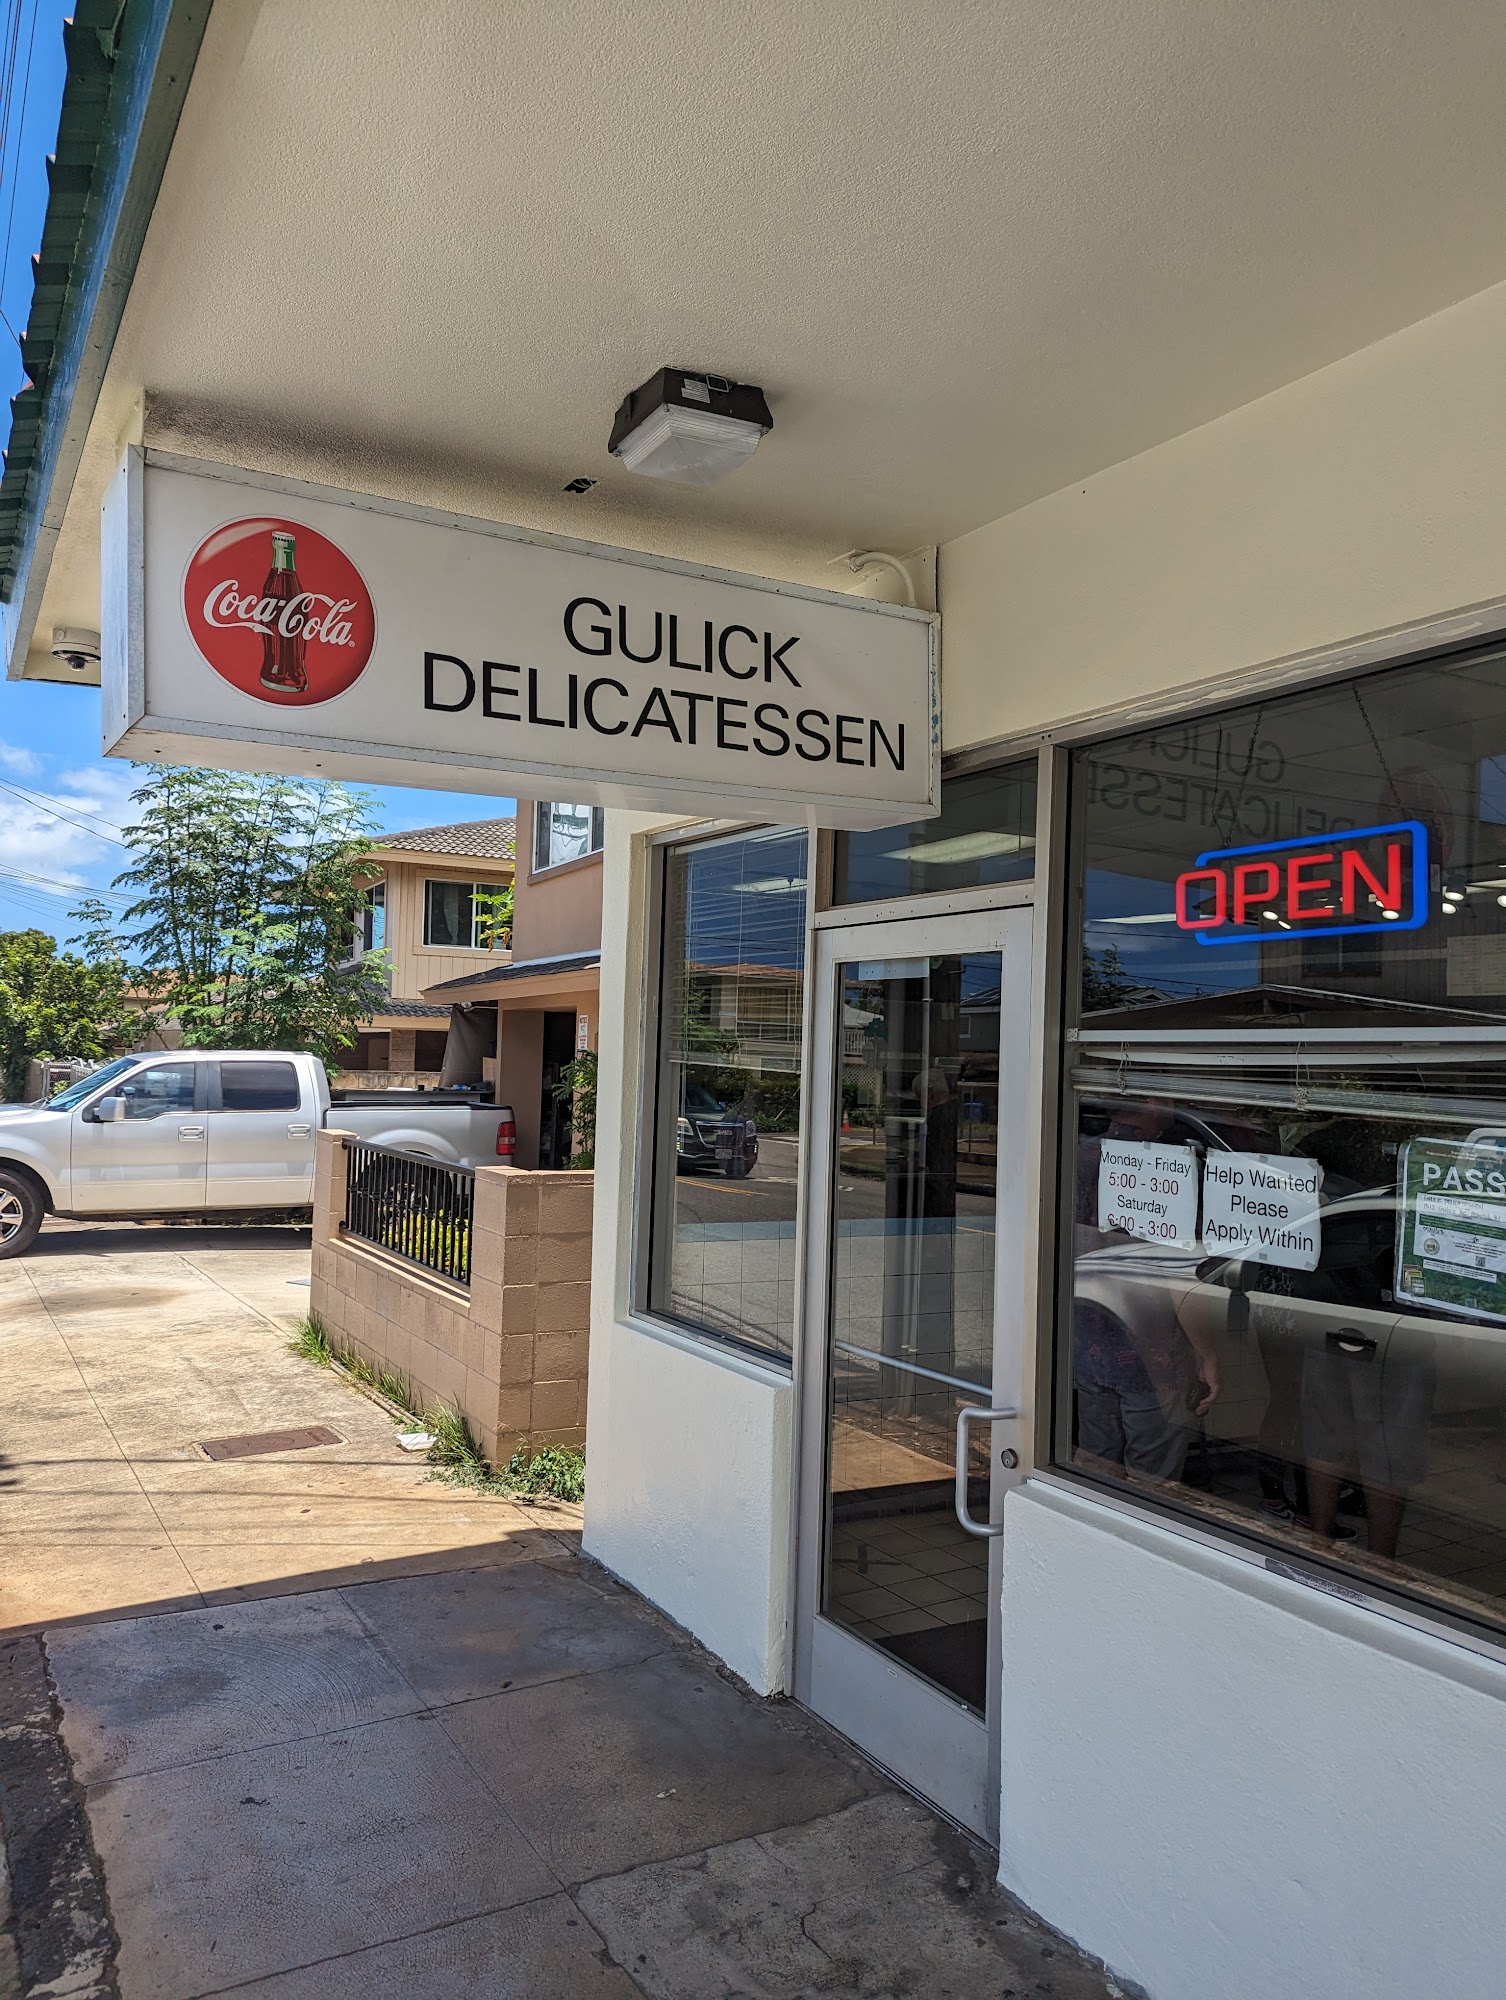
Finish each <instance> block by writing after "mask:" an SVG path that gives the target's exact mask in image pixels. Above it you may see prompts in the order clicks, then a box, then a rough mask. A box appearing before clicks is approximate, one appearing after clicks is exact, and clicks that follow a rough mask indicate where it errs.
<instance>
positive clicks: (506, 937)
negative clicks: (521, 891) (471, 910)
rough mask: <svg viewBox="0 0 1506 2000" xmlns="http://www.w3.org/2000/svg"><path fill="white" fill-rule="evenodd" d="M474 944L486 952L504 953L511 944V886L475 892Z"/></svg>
mask: <svg viewBox="0 0 1506 2000" xmlns="http://www.w3.org/2000/svg"><path fill="white" fill-rule="evenodd" d="M476 917H477V924H476V942H477V943H478V944H479V945H480V946H481V947H482V948H483V950H486V951H505V950H506V949H507V947H508V946H509V945H510V944H511V943H512V884H511V882H509V883H507V884H506V885H505V886H504V887H503V888H501V889H488V888H486V887H485V886H484V885H483V886H481V887H479V888H478V889H477V890H476Z"/></svg>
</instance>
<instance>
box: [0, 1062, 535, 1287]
mask: <svg viewBox="0 0 1506 2000" xmlns="http://www.w3.org/2000/svg"><path fill="white" fill-rule="evenodd" d="M325 1125H328V1126H334V1127H337V1128H338V1129H339V1130H341V1131H343V1132H349V1133H351V1134H353V1135H354V1136H355V1137H356V1138H359V1139H365V1140H367V1141H368V1142H370V1143H371V1144H374V1145H380V1146H390V1147H394V1148H396V1149H398V1150H400V1151H402V1152H406V1153H416V1154H420V1155H422V1156H423V1157H424V1158H426V1159H431V1160H446V1161H449V1162H451V1163H453V1164H454V1165H457V1166H465V1167H470V1166H477V1165H480V1164H483V1163H485V1162H488V1161H490V1162H493V1163H495V1162H496V1161H497V1160H498V1159H501V1160H503V1161H510V1160H511V1159H512V1156H513V1152H514V1148H515V1143H516V1132H517V1128H516V1125H515V1123H514V1120H513V1114H512V1111H511V1110H510V1109H509V1108H508V1107H507V1106H506V1105H500V1104H479V1103H477V1102H476V1099H475V1097H474V1096H473V1095H469V1094H465V1093H456V1094H454V1095H451V1094H448V1093H445V1092H442V1091H401V1090H374V1091H351V1092H348V1093H336V1094H333V1095H332V1094H331V1091H330V1087H329V1078H328V1077H327V1076H326V1074H325V1070H324V1065H323V1063H322V1062H320V1061H319V1059H318V1057H317V1056H312V1055H307V1054H302V1053H297V1052H284V1051H282V1050H267V1049H225V1050H214V1051H209V1050H198V1049H181V1050H175V1051H173V1052H172V1053H171V1054H156V1055H145V1056H120V1057H118V1058H117V1059H116V1060H115V1061H114V1062H111V1063H107V1064H106V1065H105V1066H104V1068H103V1069H99V1070H96V1071H95V1072H94V1073H93V1074H92V1075H91V1076H87V1077H84V1078H82V1079H81V1080H80V1081H79V1082H78V1083H75V1084H72V1085H71V1086H70V1087H69V1088H68V1089H66V1090H62V1091H59V1092H58V1093H57V1095H56V1096H54V1097H50V1098H48V1099H47V1100H46V1101H45V1102H43V1103H41V1104H23V1105H11V1106H6V1107H0V1257H17V1256H20V1255H21V1253H22V1252H23V1251H24V1250H26V1249H27V1248H28V1247H29V1246H30V1244H31V1242H32V1240H33V1239H34V1238H35V1236H36V1233H37V1231H38V1230H39V1229H40V1228H41V1226H42V1219H43V1217H44V1216H46V1215H48V1214H53V1215H62V1216H69V1217H79V1218H88V1219H90V1220H93V1219H96V1218H101V1217H113V1218H120V1219H127V1220H131V1219H135V1218H138V1217H142V1216H163V1215H173V1216H199V1215H203V1216H216V1215H224V1214H226V1213H228V1212H234V1213H248V1212H249V1213H255V1212H257V1211H262V1212H267V1211H287V1210H298V1209H303V1208H307V1207H308V1206H309V1204H310V1202H311V1201H312V1199H313V1188H314V1146H315V1134H316V1133H317V1132H318V1130H319V1128H320V1127H321V1126H325Z"/></svg>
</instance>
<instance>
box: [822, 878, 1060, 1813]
mask: <svg viewBox="0 0 1506 2000" xmlns="http://www.w3.org/2000/svg"><path fill="white" fill-rule="evenodd" d="M1030 921H1031V918H1030V911H1029V910H1028V909H1013V910H994V911H988V912H983V913H979V914H977V915H972V916H961V917H945V918H932V919H928V920H925V921H923V922H919V923H917V922H914V921H910V922H906V923H903V924H865V925H854V926H851V927H850V928H849V927H844V928H842V929H840V930H828V931H825V932H823V933H821V934H820V937H819V948H818V963H817V976H818V980H819V982H820V983H819V985H818V988H817V992H818V1006H819V1009H820V1018H819V1019H818V1028H817V1037H816V1048H815V1056H816V1063H815V1074H814V1076H813V1084H814V1089H815V1094H814V1096H813V1098H812V1104H813V1107H814V1108H815V1119H816V1129H815V1133H814V1139H815V1144H814V1146H813V1149H812V1172H813V1179H812V1183H811V1201H810V1212H811V1214H812V1217H813V1218H814V1219H816V1226H814V1227H813V1230H812V1238H811V1246H810V1256H809V1266H808V1277H807V1282H808V1295H807V1317H806V1325H807V1327H809V1328H810V1329H811V1330H812V1334H813V1335H817V1336H819V1337H812V1338H808V1339H807V1342H806V1356H805V1370H806V1372H805V1377H804V1384H803V1386H804V1392H805V1393H804V1395H803V1398H802V1408H803V1412H804V1417H803V1425H804V1436H803V1439H802V1487H801V1491H802V1509H801V1524H800V1525H801V1562H800V1604H799V1630H798V1636H797V1658H796V1663H797V1691H798V1692H799V1694H800V1696H801V1698H802V1699H803V1700H805V1701H806V1702H807V1703H808V1704H809V1705H810V1706H811V1707H813V1708H815V1709H816V1710H818V1711H819V1712H820V1713H821V1714H822V1715H824V1716H826V1717H827V1718H828V1719H829V1720H830V1721H831V1722H832V1723H834V1724H835V1725H836V1727H837V1728H839V1729H841V1730H842V1731H843V1732H844V1733H845V1734H846V1735H848V1736H850V1737H851V1738H852V1739H853V1740H854V1741H855V1742H857V1743H858V1744H860V1745H861V1746H862V1748H863V1749H865V1750H866V1751H868V1753H869V1754H870V1755H871V1756H873V1757H874V1758H876V1759H877V1760H878V1761H879V1762H880V1763H883V1764H885V1765H887V1766H888V1767H889V1768H890V1769H891V1770H892V1771H894V1772H895V1773H896V1775H897V1776H899V1777H900V1778H902V1779H903V1780H904V1781H905V1782H906V1783H907V1784H909V1785H912V1786H913V1787H914V1788H915V1789H916V1790H917V1791H919V1792H921V1793H923V1794H924V1795H925V1796H926V1797H928V1798H931V1799H934V1800H935V1802H936V1803H937V1804H938V1805H939V1806H941V1807H942V1809H943V1810H944V1811H946V1812H948V1813H950V1814H951V1815H952V1817H953V1818H955V1819H957V1820H960V1821H961V1822H962V1823H963V1824H964V1825H967V1826H969V1827H972V1828H974V1829H975V1830H976V1831H978V1832H980V1833H983V1834H985V1835H987V1836H989V1837H992V1836H993V1835H994V1834H995V1833H996V1830H997V1828H996V1822H997V1789H998V1787H997V1722H998V1718H997V1706H998V1680H999V1652H1000V1645H999V1617H998V1605H999V1594H1000V1586H1001V1567H1000V1560H999V1538H998V1527H999V1514H1000V1503H1001V1501H1002V1498H1003V1493H1004V1489H1005V1486H1006V1484H1007V1483H1008V1481H1009V1480H1010V1479H1011V1478H1018V1477H1020V1476H1021V1473H1022V1469H1023V1468H1022V1466H1021V1463H1020V1461H1021V1459H1022V1458H1023V1455H1024V1451H1025V1440H1026V1438H1027V1435H1028V1425H1027V1423H1026V1422H1025V1420H1024V1415H1025V1403H1026V1396H1025V1383H1024V1380H1023V1373H1024V1371H1023V1368H1022V1320H1023V1311H1022V1307H1023V1263H1024V1258H1023V1237H1024V1232H1023V1195H1024V1170H1025V1161H1026V1156H1027V1152H1028V1148H1027V1146H1026V1143H1025V1115H1026V1114H1025V1094H1026V1085H1027V1049H1028V1038H1029V1021H1030V1012H1029V992H1030V968H1029V955H1030ZM823 1225H824V1226H823ZM1005 1411H1007V1412H1009V1414H1008V1415H1003V1414H1001V1412H1005ZM1001 1454H1002V1456H1001ZM1011 1460H1012V1463H1011Z"/></svg>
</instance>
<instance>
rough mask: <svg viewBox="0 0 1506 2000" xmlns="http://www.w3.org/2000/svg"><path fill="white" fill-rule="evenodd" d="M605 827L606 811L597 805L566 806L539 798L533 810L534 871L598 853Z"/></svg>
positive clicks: (603, 837) (555, 866)
mask: <svg viewBox="0 0 1506 2000" xmlns="http://www.w3.org/2000/svg"><path fill="white" fill-rule="evenodd" d="M605 830H606V814H605V813H604V812H603V811H602V809H601V807H600V806H567V805H560V804H558V803H556V802H555V801H552V800H548V799H540V800H539V801H538V802H537V803H536V804H535V806H534V809H533V866H534V871H535V873H537V872H538V871H539V870H540V869H544V868H558V867H560V866H562V864H563V863H565V862H566V861H581V860H584V858H585V857H586V855H588V854H599V853H600V852H601V849H602V844H603V841H604V839H605Z"/></svg>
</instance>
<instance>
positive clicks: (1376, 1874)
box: [1000, 1482, 1506, 2000]
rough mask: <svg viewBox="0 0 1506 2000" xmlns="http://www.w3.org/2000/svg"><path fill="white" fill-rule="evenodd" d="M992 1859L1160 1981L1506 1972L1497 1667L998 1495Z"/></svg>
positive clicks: (1365, 1981) (1050, 1496) (1162, 1992)
mask: <svg viewBox="0 0 1506 2000" xmlns="http://www.w3.org/2000/svg"><path fill="white" fill-rule="evenodd" d="M1005 1523H1006V1526H1005V1541H1004V1578H1005V1582H1004V1679H1003V1687H1004V1708H1003V1718H1004V1729H1003V1815H1002V1847H1001V1858H1000V1875H1001V1879H1002V1880H1003V1881H1004V1882H1005V1884H1006V1885H1007V1886H1008V1887H1009V1888H1010V1889H1012V1890H1013V1891H1014V1892H1015V1893H1016V1894H1017V1895H1019V1896H1021V1897H1022V1898H1023V1899H1024V1900H1025V1902H1027V1903H1028V1904H1030V1905H1031V1906H1032V1907H1033V1908H1034V1909H1036V1910H1038V1911H1039V1912H1040V1913H1041V1915H1042V1916H1044V1917H1045V1918H1046V1919H1047V1921H1048V1922H1050V1923H1052V1924H1055V1925H1056V1926H1058V1927H1059V1928H1060V1929H1061V1930H1063V1931H1065V1932H1066V1933H1067V1934H1068V1935H1069V1936H1071V1937H1074V1938H1076V1939H1077V1940H1078V1941H1079V1942H1080V1943H1081V1944H1082V1945H1084V1946H1085V1947H1086V1948H1087V1949H1088V1950H1089V1951H1091V1952H1094V1953H1096V1954H1098V1955H1100V1956H1102V1957H1103V1958H1104V1959H1105V1960H1106V1961H1107V1963H1108V1964H1109V1966H1110V1967H1112V1968H1113V1969H1114V1970H1116V1971H1117V1972H1119V1973H1121V1974H1123V1975H1125V1976H1127V1977H1129V1978H1131V1979H1134V1980H1136V1981H1138V1982H1139V1983H1140V1984H1141V1985H1142V1986H1143V1987H1144V1988H1145V1990H1146V1991H1147V1993H1149V1994H1150V1995H1151V1996H1152V2000H1251V1996H1253V1995H1257V1994H1263V1995H1272V1996H1276V1995H1280V1996H1288V1995H1296V1994H1310V1995H1314V1996H1321V2000H1424V1997H1425V1996H1432V1995H1438V1996H1442V1995H1445V1994H1447V1995H1458V1996H1459V2000H1466V1996H1468V2000H1486V1996H1488V1995H1493V1994H1500V1993H1503V1992H1506V1961H1503V1960H1502V1957H1501V1903H1502V1894H1503V1884H1506V1668H1503V1667H1501V1666H1498V1665H1497V1664H1496V1663H1494V1662H1493V1661H1491V1660H1488V1659H1484V1658H1481V1657H1480V1656H1478V1655H1476V1654H1474V1653H1472V1652H1470V1651H1468V1650H1467V1649H1465V1648H1463V1647H1459V1646H1454V1645H1450V1644H1448V1643H1447V1642H1445V1641H1442V1640H1439V1639H1435V1638H1433V1637H1431V1636H1429V1635H1427V1634H1425V1633H1419V1632H1417V1631H1415V1630H1411V1629H1409V1628H1408V1627H1406V1626H1404V1625H1402V1624H1400V1623H1398V1622H1396V1621H1393V1620H1390V1619H1387V1618H1384V1617H1381V1616H1378V1615H1376V1614H1374V1613H1372V1612H1370V1611H1368V1610H1366V1609H1365V1608H1363V1607H1361V1606H1355V1605H1350V1604H1345V1603H1342V1602H1338V1601H1335V1600H1333V1599H1330V1598H1327V1597H1324V1596H1322V1595H1321V1594H1320V1593H1318V1592H1316V1591H1313V1590H1309V1589H1307V1588H1306V1587H1304V1586H1302V1585H1300V1584H1292V1583H1288V1582H1285V1581H1283V1580H1282V1579H1281V1578H1279V1577H1275V1576H1272V1575H1270V1574H1269V1573H1268V1572H1267V1571H1265V1570H1264V1569H1263V1568H1260V1567H1258V1566H1255V1565H1252V1564H1250V1563H1247V1562H1244V1561H1242V1560H1240V1559H1239V1558H1237V1557H1232V1556H1228V1555H1225V1554H1222V1553H1221V1552H1219V1551H1217V1550H1215V1549H1210V1548H1207V1547H1204V1546H1202V1545H1201V1544H1199V1543H1196V1542H1193V1541H1191V1540H1189V1539H1188V1538H1187V1537H1185V1536H1181V1535H1178V1534H1176V1533H1174V1532H1170V1531H1168V1530H1166V1529H1164V1528H1161V1527H1158V1526H1157V1525H1155V1524H1154V1523H1151V1522H1149V1521H1146V1520H1143V1519H1141V1518H1139V1517H1131V1516H1127V1515H1126V1514H1124V1513H1123V1512H1121V1511H1120V1510H1117V1509H1114V1508H1110V1507H1106V1506H1103V1505H1101V1504H1099V1503H1097V1502H1095V1501H1094V1500H1092V1499H1091V1498H1087V1497H1084V1496H1083V1495H1081V1494H1079V1493H1075V1492H1071V1491H1068V1490H1066V1489H1064V1488H1062V1487H1059V1486H1051V1485H1046V1484H1043V1483H1039V1482H1031V1483H1029V1484H1027V1485H1026V1486H1024V1487H1022V1488H1020V1489H1019V1490H1017V1491H1016V1492H1014V1493H1012V1494H1011V1495H1010V1496H1009V1499H1008V1502H1007V1504H1006V1507H1005Z"/></svg>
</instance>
